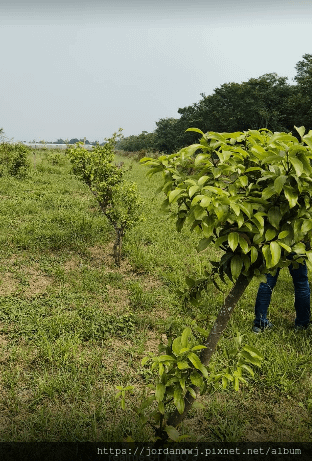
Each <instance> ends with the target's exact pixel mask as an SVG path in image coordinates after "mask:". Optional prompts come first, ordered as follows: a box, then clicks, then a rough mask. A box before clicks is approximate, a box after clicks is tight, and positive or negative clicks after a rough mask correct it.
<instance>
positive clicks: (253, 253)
mask: <svg viewBox="0 0 312 461" xmlns="http://www.w3.org/2000/svg"><path fill="white" fill-rule="evenodd" d="M257 258H258V250H257V248H255V247H251V249H250V262H251V264H253V263H254V262H255V261H256V260H257Z"/></svg>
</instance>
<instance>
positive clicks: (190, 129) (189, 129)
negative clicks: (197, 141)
mask: <svg viewBox="0 0 312 461" xmlns="http://www.w3.org/2000/svg"><path fill="white" fill-rule="evenodd" d="M187 131H195V132H196V133H200V134H201V135H203V136H204V133H203V132H202V130H200V129H199V128H188V129H187V130H185V132H187Z"/></svg>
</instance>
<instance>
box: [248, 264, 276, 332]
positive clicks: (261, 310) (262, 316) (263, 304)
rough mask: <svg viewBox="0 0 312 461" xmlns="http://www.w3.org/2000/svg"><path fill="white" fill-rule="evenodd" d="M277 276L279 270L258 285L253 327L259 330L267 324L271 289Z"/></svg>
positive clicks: (268, 275)
mask: <svg viewBox="0 0 312 461" xmlns="http://www.w3.org/2000/svg"><path fill="white" fill-rule="evenodd" d="M278 274H279V269H277V271H276V274H275V275H274V276H273V275H271V274H267V275H266V278H267V281H266V283H263V282H261V283H260V286H259V290H258V294H257V299H256V305H255V321H254V325H255V326H256V327H260V328H261V327H265V326H266V325H267V324H268V320H267V312H268V308H269V305H270V302H271V296H272V292H273V288H274V287H275V285H276V282H277V278H278Z"/></svg>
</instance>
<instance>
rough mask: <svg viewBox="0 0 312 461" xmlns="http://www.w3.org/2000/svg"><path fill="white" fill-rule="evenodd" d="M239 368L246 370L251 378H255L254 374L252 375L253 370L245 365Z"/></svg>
mask: <svg viewBox="0 0 312 461" xmlns="http://www.w3.org/2000/svg"><path fill="white" fill-rule="evenodd" d="M241 367H242V368H243V369H244V370H247V371H248V373H249V374H251V376H252V377H254V376H255V373H254V371H253V369H252V368H251V367H250V366H248V365H246V364H245V363H244V364H243V365H241Z"/></svg>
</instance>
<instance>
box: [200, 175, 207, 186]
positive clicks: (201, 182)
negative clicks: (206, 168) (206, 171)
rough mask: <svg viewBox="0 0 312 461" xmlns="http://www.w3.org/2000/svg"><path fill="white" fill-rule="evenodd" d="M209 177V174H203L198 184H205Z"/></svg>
mask: <svg viewBox="0 0 312 461" xmlns="http://www.w3.org/2000/svg"><path fill="white" fill-rule="evenodd" d="M208 179H210V178H209V176H201V177H200V178H199V180H198V185H199V186H202V185H203V184H205V182H207V181H208Z"/></svg>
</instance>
